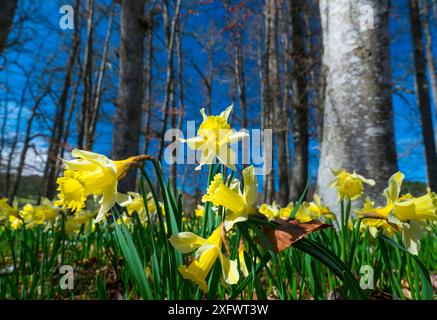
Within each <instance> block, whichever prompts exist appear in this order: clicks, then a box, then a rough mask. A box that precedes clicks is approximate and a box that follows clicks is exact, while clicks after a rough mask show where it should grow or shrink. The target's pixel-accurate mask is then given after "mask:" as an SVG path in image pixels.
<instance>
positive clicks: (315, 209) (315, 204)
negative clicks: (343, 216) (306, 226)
mask: <svg viewBox="0 0 437 320" xmlns="http://www.w3.org/2000/svg"><path fill="white" fill-rule="evenodd" d="M309 210H310V212H312V213H313V215H317V216H318V217H320V216H322V217H325V218H326V219H329V220H335V219H336V218H335V214H334V213H333V212H332V211H331V210H329V208H328V207H326V206H324V205H322V202H321V201H320V197H319V195H318V194H316V193H315V194H314V195H313V201H312V202H310V205H309Z"/></svg>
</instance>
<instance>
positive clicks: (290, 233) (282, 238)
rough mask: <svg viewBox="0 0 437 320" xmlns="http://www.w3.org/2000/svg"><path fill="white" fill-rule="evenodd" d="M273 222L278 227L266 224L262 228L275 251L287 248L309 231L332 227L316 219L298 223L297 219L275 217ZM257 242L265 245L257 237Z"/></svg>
mask: <svg viewBox="0 0 437 320" xmlns="http://www.w3.org/2000/svg"><path fill="white" fill-rule="evenodd" d="M274 222H275V223H277V224H278V227H276V228H272V227H270V226H266V227H264V229H263V233H264V234H265V236H266V237H267V239H268V240H269V242H270V243H271V245H272V247H273V250H274V251H275V252H276V253H278V252H281V251H282V250H284V249H287V248H288V247H289V246H291V245H292V244H293V243H295V242H296V241H298V240H300V239H302V238H303V237H304V236H306V235H308V234H310V233H311V232H315V231H319V230H322V229H325V228H329V227H332V225H330V224H325V223H323V222H321V221H318V220H313V221H309V222H306V223H300V222H299V220H297V219H288V220H283V219H276V220H274ZM257 242H258V243H260V244H261V245H262V246H263V247H266V246H265V245H264V244H263V242H262V241H260V240H259V239H257ZM266 249H267V248H266Z"/></svg>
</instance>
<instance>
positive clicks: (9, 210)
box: [0, 198, 24, 230]
mask: <svg viewBox="0 0 437 320" xmlns="http://www.w3.org/2000/svg"><path fill="white" fill-rule="evenodd" d="M1 220H7V223H8V224H9V226H10V227H11V229H13V230H18V229H20V228H21V226H22V225H23V223H24V220H23V217H22V213H21V212H20V210H19V209H18V201H17V199H14V200H13V201H12V206H11V205H9V203H8V199H7V198H2V199H0V221H1Z"/></svg>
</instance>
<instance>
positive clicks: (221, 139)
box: [180, 105, 248, 170]
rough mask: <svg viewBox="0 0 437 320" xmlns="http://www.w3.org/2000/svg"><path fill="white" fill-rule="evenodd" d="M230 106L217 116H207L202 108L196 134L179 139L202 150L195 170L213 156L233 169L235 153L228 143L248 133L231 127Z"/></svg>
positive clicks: (234, 141) (211, 159) (211, 160)
mask: <svg viewBox="0 0 437 320" xmlns="http://www.w3.org/2000/svg"><path fill="white" fill-rule="evenodd" d="M232 108H233V105H231V106H229V107H228V108H227V109H226V110H225V111H223V112H222V113H220V115H218V116H207V115H206V113H205V109H203V108H202V109H201V110H200V113H201V114H202V118H203V122H202V123H201V125H200V127H199V129H198V131H197V136H195V137H193V138H189V139H180V141H181V142H186V143H187V144H188V146H189V147H190V148H191V149H193V150H200V151H201V152H202V153H201V157H200V161H199V166H197V167H196V170H200V169H201V167H202V166H203V165H204V164H210V163H212V162H213V160H214V158H215V157H216V158H217V159H218V160H219V161H220V162H221V163H222V164H224V165H225V166H227V167H229V168H231V169H232V170H235V162H236V159H235V153H234V151H232V150H231V148H230V145H231V144H233V143H236V142H238V141H239V140H241V139H243V138H245V137H248V134H247V133H245V132H241V131H240V132H237V131H234V130H232V129H231V126H230V124H229V123H228V118H229V115H230V113H231V111H232Z"/></svg>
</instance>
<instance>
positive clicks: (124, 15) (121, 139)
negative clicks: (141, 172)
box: [112, 0, 144, 192]
mask: <svg viewBox="0 0 437 320" xmlns="http://www.w3.org/2000/svg"><path fill="white" fill-rule="evenodd" d="M143 17H144V0H122V1H121V19H120V20H121V21H120V25H121V45H120V76H119V78H120V84H119V88H118V100H117V103H116V109H115V114H114V129H113V136H112V157H113V159H115V160H119V159H124V158H127V157H129V156H133V155H135V154H138V151H139V144H140V131H141V116H140V115H141V111H142V103H143V89H144V86H143V83H144V80H143V41H144V28H143V27H142V26H141V24H140V20H141V19H143ZM135 182H136V172H135V170H130V171H129V173H128V174H127V175H126V177H125V178H124V179H123V180H121V181H120V184H119V190H120V191H121V192H126V191H128V190H134V189H135Z"/></svg>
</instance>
